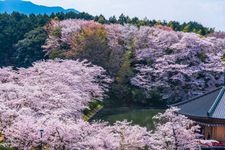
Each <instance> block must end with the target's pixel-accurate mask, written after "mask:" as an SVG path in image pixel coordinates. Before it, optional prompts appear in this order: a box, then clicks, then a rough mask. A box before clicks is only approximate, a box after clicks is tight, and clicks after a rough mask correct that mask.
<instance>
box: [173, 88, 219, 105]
mask: <svg viewBox="0 0 225 150" xmlns="http://www.w3.org/2000/svg"><path fill="white" fill-rule="evenodd" d="M222 88H223V86H221V87H218V88H216V89H214V90H211V91H209V92H207V93H205V94H203V95H200V96H196V97H194V98H191V99H188V100H185V101H181V102H178V103H176V104H173V105H169V106H179V105H183V104H186V103H188V102H191V101H194V100H197V99H198V98H201V97H203V96H206V95H209V94H211V93H213V92H215V91H217V90H219V89H222Z"/></svg>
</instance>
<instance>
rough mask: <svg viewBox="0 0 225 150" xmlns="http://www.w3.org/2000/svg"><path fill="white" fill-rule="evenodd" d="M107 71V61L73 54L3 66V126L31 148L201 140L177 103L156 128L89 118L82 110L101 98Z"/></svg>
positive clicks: (187, 144)
mask: <svg viewBox="0 0 225 150" xmlns="http://www.w3.org/2000/svg"><path fill="white" fill-rule="evenodd" d="M104 73H105V71H104V69H102V68H101V67H98V66H94V65H92V64H90V63H87V62H85V61H83V62H79V61H72V60H49V61H44V62H37V63H35V64H33V67H30V68H27V69H25V68H19V69H18V70H13V69H12V68H2V69H0V132H1V133H2V134H3V135H4V137H5V144H6V145H8V146H11V147H17V148H19V149H27V150H28V149H32V148H35V147H36V148H37V147H40V146H42V147H43V148H45V149H59V150H60V149H61V150H64V149H78V150H81V149H93V150H103V149H104V150H117V149H124V150H128V149H129V150H136V149H154V150H161V149H163V148H164V147H165V145H167V146H169V147H177V148H181V149H182V148H191V149H192V148H193V149H194V147H196V146H197V143H196V142H195V141H196V134H195V131H196V130H195V129H197V127H196V126H193V127H192V128H190V126H191V125H193V123H192V122H191V121H190V120H188V119H187V118H186V117H184V116H182V115H178V114H177V111H178V110H177V109H175V108H172V109H169V110H167V111H166V113H165V114H161V115H159V116H158V117H157V118H158V120H159V121H164V122H157V130H156V131H155V132H151V131H148V130H147V129H146V128H144V127H140V126H138V125H132V124H131V123H129V122H126V121H123V122H116V123H115V124H113V125H108V124H107V123H104V122H93V123H89V122H85V121H83V120H82V119H81V118H82V110H83V109H84V108H86V107H88V103H89V102H90V101H93V100H94V99H99V100H101V99H102V97H103V96H104V91H106V90H107V86H108V84H109V83H110V82H111V80H110V79H109V78H108V77H107V76H105V75H104ZM172 124H173V126H172ZM173 130H174V132H171V131H173ZM179 132H180V133H179ZM178 133H179V134H178ZM164 134H166V135H164ZM165 136H166V137H165ZM168 137H171V139H169V138H168ZM159 139H160V140H159ZM162 139H163V140H162ZM168 140H169V141H168ZM169 147H168V148H169Z"/></svg>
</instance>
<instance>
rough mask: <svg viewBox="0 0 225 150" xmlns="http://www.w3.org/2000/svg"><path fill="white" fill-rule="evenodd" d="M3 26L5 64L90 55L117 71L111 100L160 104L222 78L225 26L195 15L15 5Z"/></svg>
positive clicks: (0, 45) (0, 18) (1, 61)
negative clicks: (33, 10)
mask: <svg viewBox="0 0 225 150" xmlns="http://www.w3.org/2000/svg"><path fill="white" fill-rule="evenodd" d="M71 18H72V19H74V20H71ZM76 19H83V20H76ZM85 20H86V21H85ZM87 20H92V21H87ZM0 29H1V31H2V32H1V33H0V54H1V55H0V66H14V67H28V66H30V65H31V64H32V63H33V62H35V61H37V60H42V59H55V58H61V59H74V60H75V59H79V60H84V59H86V60H88V61H90V62H91V63H93V64H95V65H98V66H101V67H103V68H104V69H106V72H107V74H108V75H109V76H111V78H112V79H113V83H112V84H111V86H110V88H109V92H108V93H107V94H108V98H106V99H107V101H106V104H108V106H114V105H116V106H124V105H126V106H127V105H144V106H149V105H150V106H152V105H154V106H163V105H165V104H168V103H173V102H175V101H180V100H184V99H188V98H191V97H193V96H196V95H199V94H202V92H206V91H209V90H210V89H212V88H215V87H217V86H220V85H221V84H222V78H223V75H222V74H223V73H222V72H223V69H222V68H223V67H222V65H223V64H222V59H223V55H224V53H225V51H224V48H225V45H224V39H223V36H222V35H223V34H222V33H216V32H214V31H213V29H210V28H207V27H204V26H202V25H200V24H198V23H196V22H189V23H183V24H180V23H178V22H175V21H171V22H165V21H164V22H160V21H155V20H148V19H143V20H142V19H138V18H129V17H127V16H124V15H123V14H122V15H121V16H120V17H119V18H118V19H117V18H116V17H111V18H109V19H108V20H107V19H105V17H104V16H102V15H100V16H95V17H94V16H91V15H89V14H87V13H79V14H76V13H73V12H70V13H67V14H63V13H57V14H52V15H49V16H48V15H29V16H27V15H23V14H19V13H12V14H1V15H0ZM181 31H182V32H181ZM185 32H194V33H185Z"/></svg>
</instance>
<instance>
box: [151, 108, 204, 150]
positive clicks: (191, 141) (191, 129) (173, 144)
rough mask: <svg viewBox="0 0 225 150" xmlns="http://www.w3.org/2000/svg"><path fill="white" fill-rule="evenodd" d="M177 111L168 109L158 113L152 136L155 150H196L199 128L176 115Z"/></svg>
mask: <svg viewBox="0 0 225 150" xmlns="http://www.w3.org/2000/svg"><path fill="white" fill-rule="evenodd" d="M178 112H179V109H177V108H170V109H168V110H166V112H165V113H164V114H161V113H159V114H158V115H156V116H155V117H154V118H155V119H156V122H155V123H156V131H155V133H154V135H153V137H154V139H155V141H156V143H155V145H156V146H157V149H159V150H161V149H171V150H172V149H173V150H184V149H191V150H192V149H193V150H194V149H196V148H198V147H197V146H198V143H197V139H198V137H199V135H198V134H197V132H199V129H200V127H199V126H198V125H194V122H193V121H191V120H189V119H188V118H187V117H185V116H183V115H181V114H178Z"/></svg>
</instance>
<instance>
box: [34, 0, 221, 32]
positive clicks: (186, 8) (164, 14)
mask: <svg viewBox="0 0 225 150" xmlns="http://www.w3.org/2000/svg"><path fill="white" fill-rule="evenodd" d="M31 1H32V2H34V3H36V4H42V5H48V6H62V7H64V8H75V9H77V10H78V11H85V12H88V13H90V14H92V15H99V14H103V15H104V16H106V17H109V16H112V15H116V16H119V15H120V14H121V13H124V14H126V15H128V16H130V17H133V16H137V17H141V18H144V17H148V18H149V19H156V20H167V21H168V20H176V21H180V22H184V21H197V22H200V23H202V24H203V25H206V26H209V27H215V28H216V29H217V30H224V31H225V0H31Z"/></svg>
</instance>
